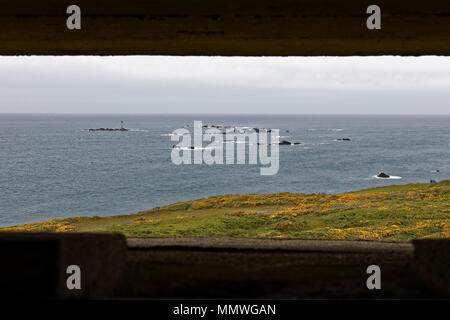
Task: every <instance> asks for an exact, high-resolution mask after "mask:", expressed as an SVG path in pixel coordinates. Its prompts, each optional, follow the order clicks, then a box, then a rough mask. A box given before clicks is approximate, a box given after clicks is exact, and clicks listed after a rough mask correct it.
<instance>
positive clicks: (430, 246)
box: [413, 240, 450, 297]
mask: <svg viewBox="0 0 450 320" xmlns="http://www.w3.org/2000/svg"><path fill="white" fill-rule="evenodd" d="M413 243H414V248H415V250H414V262H415V263H414V267H415V269H416V270H417V271H418V272H419V275H420V276H421V277H422V278H423V279H424V281H425V282H426V283H427V284H428V285H429V286H430V287H431V288H432V289H434V290H438V291H440V292H442V294H444V295H445V296H447V297H450V240H416V241H413Z"/></svg>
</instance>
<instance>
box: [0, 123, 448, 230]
mask: <svg viewBox="0 0 450 320" xmlns="http://www.w3.org/2000/svg"><path fill="white" fill-rule="evenodd" d="M121 120H123V121H124V123H125V127H127V128H130V129H131V130H130V131H127V132H89V131H86V130H85V129H88V128H100V127H120V121H121ZM194 120H201V121H202V122H203V124H216V125H231V126H249V127H258V128H267V129H280V135H281V136H282V137H281V138H280V140H288V141H291V142H301V143H302V144H301V145H298V146H280V168H279V171H278V173H277V174H276V175H273V176H261V175H260V165H249V164H234V165H230V164H224V165H206V164H202V165H195V164H192V165H178V166H177V165H175V164H173V163H172V161H171V152H172V145H173V144H174V142H172V141H171V139H170V136H167V134H168V133H171V132H172V131H173V130H175V129H178V128H183V127H186V126H187V125H189V126H190V127H192V125H193V122H194ZM340 138H351V141H339V140H337V139H340ZM449 147H450V116H356V115H354V116H344V115H341V116H312V115H295V116H294V115H289V116H276V115H266V116H261V115H257V116H255V115H6V114H3V115H0V227H4V226H11V225H16V224H22V223H29V222H35V221H44V220H48V219H53V218H64V217H73V216H109V215H118V214H129V213H135V212H137V211H142V210H148V209H151V208H153V207H155V206H162V205H165V204H169V203H173V202H177V201H185V200H191V199H197V198H202V197H207V196H211V195H223V194H244V193H246V194H248V193H273V192H284V191H288V192H300V193H318V192H322V193H338V192H346V191H352V190H359V189H363V188H369V187H377V186H385V185H393V184H407V183H418V182H429V181H430V179H433V180H437V181H440V180H444V179H449V178H450V161H449V159H450V148H449ZM434 170H439V173H435V172H433V171H434ZM380 171H383V172H385V173H387V174H389V175H392V176H395V177H401V179H399V178H397V179H376V178H375V177H374V176H375V175H376V174H377V173H378V172H380Z"/></svg>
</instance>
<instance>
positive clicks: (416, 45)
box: [0, 0, 450, 56]
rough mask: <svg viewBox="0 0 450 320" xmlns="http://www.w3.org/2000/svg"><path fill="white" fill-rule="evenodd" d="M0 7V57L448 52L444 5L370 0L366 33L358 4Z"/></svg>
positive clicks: (211, 0)
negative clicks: (74, 14)
mask: <svg viewBox="0 0 450 320" xmlns="http://www.w3.org/2000/svg"><path fill="white" fill-rule="evenodd" d="M2 3H5V4H4V5H2V10H1V12H0V21H1V27H0V54H1V55H18V54H20V55H23V54H27V55H30V54H45V55H64V54H69V55H87V54H89V55H123V54H146V55H225V56H252V55H258V56H264V55H269V56H278V55H280V56H286V55H298V56H305V55H383V54H399V55H424V54H435V55H449V54H450V36H449V32H448V30H450V1H447V0H429V1H426V2H424V1H419V0H398V1H390V0H379V1H376V4H377V5H379V6H380V7H381V12H382V22H381V26H382V29H381V30H368V29H367V28H366V19H367V17H368V14H366V9H367V7H368V6H369V5H371V4H373V1H368V0H362V1H361V0H346V1H341V0H315V1H311V0H278V1H276V0H208V1H205V0H191V1H186V0H154V1H143V0H130V1H120V0H97V1H88V0H79V1H77V2H76V4H77V5H79V6H80V7H81V13H82V22H81V26H82V28H81V30H77V31H70V30H68V29H67V28H66V18H67V16H68V15H67V14H66V8H67V6H68V5H69V4H71V3H69V2H64V1H57V0H41V1H32V0H17V1H14V2H8V3H7V4H6V2H5V1H2Z"/></svg>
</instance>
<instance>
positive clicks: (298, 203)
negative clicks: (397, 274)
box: [0, 180, 450, 240]
mask: <svg viewBox="0 0 450 320" xmlns="http://www.w3.org/2000/svg"><path fill="white" fill-rule="evenodd" d="M0 230H2V231H31V232H120V233H123V234H125V235H126V236H129V237H166V236H236V237H238V236H239V237H268V238H282V237H294V238H304V239H399V240H409V239H420V238H450V180H447V181H442V182H440V183H434V184H429V183H425V184H409V185H403V186H391V187H382V188H371V189H366V190H362V191H358V192H349V193H344V194H335V195H326V194H293V193H287V192H286V193H276V194H265V195H226V196H215V197H209V198H204V199H199V200H193V201H187V202H177V203H174V204H171V205H168V206H165V207H157V208H154V209H152V210H149V211H145V212H138V213H136V214H132V215H123V216H113V217H92V218H87V217H81V218H66V219H54V220H50V221H47V222H39V223H32V224H27V225H21V226H15V227H10V228H4V229H0Z"/></svg>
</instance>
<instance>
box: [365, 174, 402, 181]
mask: <svg viewBox="0 0 450 320" xmlns="http://www.w3.org/2000/svg"><path fill="white" fill-rule="evenodd" d="M372 178H375V179H382V180H399V179H401V178H402V177H399V176H389V178H382V177H378V176H376V175H375V176H372Z"/></svg>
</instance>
